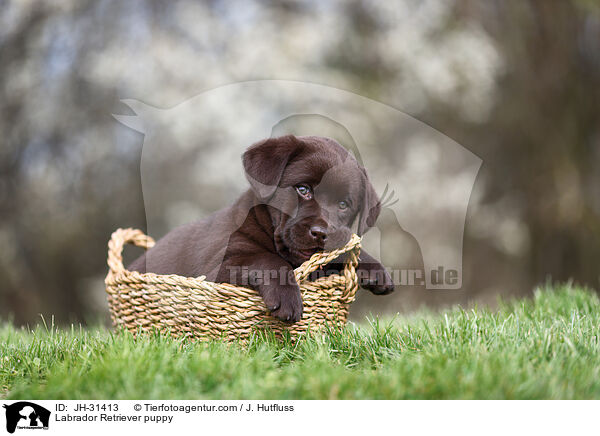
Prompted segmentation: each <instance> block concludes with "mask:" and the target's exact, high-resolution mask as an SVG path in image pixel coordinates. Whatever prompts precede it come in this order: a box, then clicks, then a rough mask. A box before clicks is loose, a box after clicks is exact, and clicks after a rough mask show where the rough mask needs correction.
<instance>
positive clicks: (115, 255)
mask: <svg viewBox="0 0 600 436" xmlns="http://www.w3.org/2000/svg"><path fill="white" fill-rule="evenodd" d="M125 244H133V245H136V246H138V247H142V248H145V249H146V250H147V249H149V248H152V247H153V246H154V239H152V238H151V237H150V236H147V235H145V234H144V232H142V231H141V230H137V229H132V228H128V229H117V230H115V231H114V233H113V234H112V235H111V237H110V241H108V261H107V263H108V267H109V268H110V272H111V273H112V274H118V273H120V272H123V271H125V267H124V266H123V247H124V246H125Z"/></svg>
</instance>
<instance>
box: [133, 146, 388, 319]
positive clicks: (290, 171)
mask: <svg viewBox="0 0 600 436" xmlns="http://www.w3.org/2000/svg"><path fill="white" fill-rule="evenodd" d="M242 161H243V165H244V169H245V171H246V177H247V179H248V181H249V182H250V189H249V190H248V191H246V192H245V193H244V194H243V195H242V196H241V197H240V198H239V199H238V200H237V201H236V202H235V203H234V204H233V205H232V206H230V207H228V208H225V209H222V210H220V211H218V212H216V213H214V214H212V215H211V216H209V217H207V218H205V219H203V220H200V221H197V222H194V223H191V224H187V225H184V226H181V227H178V228H176V229H174V230H173V231H171V232H169V233H168V234H167V235H166V236H164V237H163V238H162V239H160V240H159V241H158V242H157V243H156V245H155V246H154V247H153V248H151V249H150V250H148V251H147V252H146V253H145V254H143V255H142V256H141V257H140V258H138V259H137V260H136V261H134V262H133V264H132V265H131V266H130V267H129V269H130V270H132V271H140V272H153V273H157V274H178V275H182V276H188V277H198V276H200V275H205V276H206V278H207V279H208V280H211V281H215V282H227V283H232V284H235V285H241V286H249V287H251V288H254V289H256V291H258V293H259V294H260V295H261V296H262V298H263V300H264V302H265V304H266V306H267V308H268V309H269V311H271V313H272V314H273V315H274V316H276V317H277V318H279V319H281V320H282V321H285V322H296V321H298V320H300V318H301V317H302V298H301V295H300V288H299V287H298V284H297V283H296V281H295V279H294V274H293V270H294V268H296V267H298V266H300V265H301V264H302V263H303V262H304V261H306V260H308V259H309V258H310V257H311V256H312V255H313V254H314V253H315V252H317V251H323V250H332V249H335V248H339V247H342V246H343V245H345V244H346V243H347V242H348V240H349V239H350V236H351V235H352V230H351V228H352V226H353V225H354V224H355V223H356V226H357V233H358V234H359V235H362V234H363V233H364V232H366V231H367V230H368V229H369V228H370V227H372V226H373V225H374V224H375V221H376V220H377V217H378V215H379V212H380V210H381V204H380V202H379V198H378V197H377V194H376V193H375V190H374V189H373V186H372V185H371V183H370V182H369V179H368V177H367V174H366V171H365V169H364V168H363V167H362V166H360V165H359V164H358V162H357V161H356V160H355V159H354V157H353V156H352V155H351V154H350V153H348V151H347V150H346V149H345V148H343V147H342V146H341V145H340V144H338V143H337V142H336V141H334V140H332V139H329V138H323V137H317V136H298V137H296V136H291V135H290V136H282V137H279V138H269V139H266V140H263V141H261V142H258V143H256V144H254V145H252V146H251V147H250V148H248V150H247V151H246V152H245V153H244V155H243V157H242ZM343 262H344V259H343V258H339V259H337V260H336V261H334V262H333V263H332V264H330V265H328V266H327V268H326V269H327V273H328V274H329V273H333V272H338V271H339V270H340V269H341V268H343ZM358 277H359V284H360V285H361V286H362V287H363V288H366V289H369V290H370V291H372V292H373V293H375V294H388V293H390V292H392V291H393V290H394V286H393V283H392V279H391V277H390V275H389V274H388V273H387V271H386V270H385V268H384V267H383V266H382V265H381V263H380V262H378V261H377V260H375V259H374V258H372V257H371V256H369V255H368V254H367V253H366V252H365V251H364V250H362V251H361V254H360V258H359V265H358Z"/></svg>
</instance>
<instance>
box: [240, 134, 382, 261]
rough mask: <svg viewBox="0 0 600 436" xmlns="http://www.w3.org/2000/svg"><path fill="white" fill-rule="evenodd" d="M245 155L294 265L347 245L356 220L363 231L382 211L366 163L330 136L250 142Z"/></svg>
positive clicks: (276, 232)
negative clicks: (359, 161)
mask: <svg viewBox="0 0 600 436" xmlns="http://www.w3.org/2000/svg"><path fill="white" fill-rule="evenodd" d="M242 160H243V164H244V169H245V171H246V177H247V178H248V181H249V182H250V185H251V187H252V190H253V191H254V193H255V195H256V196H257V197H258V198H259V199H260V200H261V201H262V202H264V203H266V204H268V205H269V206H270V207H269V212H270V214H271V217H272V220H273V227H274V241H275V246H276V248H277V250H278V252H279V254H280V255H281V256H282V257H283V258H284V259H286V260H287V261H288V262H290V263H291V264H292V265H293V266H298V265H300V264H301V263H302V262H304V261H306V260H307V259H309V258H310V256H312V255H313V254H314V253H315V252H317V251H322V250H331V249H335V248H339V247H341V246H343V245H344V244H345V243H346V242H348V240H349V238H350V235H351V234H352V230H351V228H352V226H353V224H354V223H355V222H357V223H358V224H357V232H358V234H359V235H360V234H363V233H365V232H366V231H367V230H368V229H369V227H372V226H373V225H374V224H375V221H376V220H377V217H378V216H379V212H380V209H381V205H380V203H379V198H378V197H377V194H376V193H375V190H374V189H373V186H372V185H371V183H370V181H369V179H368V177H367V173H366V171H365V169H364V168H363V167H362V166H360V165H359V164H358V162H357V161H356V160H355V159H354V157H353V156H352V155H351V154H350V153H348V151H347V150H346V149H344V148H343V147H342V146H341V145H340V144H338V143H337V142H336V141H334V140H332V139H329V138H322V137H317V136H298V137H296V136H282V137H279V138H270V139H266V140H264V141H261V142H259V143H256V144H254V145H253V146H251V147H250V148H249V149H248V150H247V151H246V152H245V153H244V155H243V158H242Z"/></svg>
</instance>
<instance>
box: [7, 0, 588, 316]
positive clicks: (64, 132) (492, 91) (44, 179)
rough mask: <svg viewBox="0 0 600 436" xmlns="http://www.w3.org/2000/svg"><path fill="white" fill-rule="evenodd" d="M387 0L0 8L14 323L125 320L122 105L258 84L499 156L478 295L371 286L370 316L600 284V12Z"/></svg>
mask: <svg viewBox="0 0 600 436" xmlns="http://www.w3.org/2000/svg"><path fill="white" fill-rule="evenodd" d="M371 3H373V4H367V2H360V1H341V0H340V1H326V2H323V1H321V2H319V1H308V2H295V1H254V2H247V1H241V0H240V1H233V2H231V1H227V2H225V1H221V0H213V1H210V2H203V3H202V4H199V3H197V2H192V1H184V0H179V1H177V0H175V1H171V2H159V1H145V2H119V1H117V0H94V1H88V0H55V1H52V2H50V1H48V2H39V1H33V0H31V1H17V0H15V1H6V0H0V132H1V135H0V246H1V249H0V318H1V319H12V320H13V321H14V322H15V323H17V324H24V323H32V322H36V321H37V320H39V314H43V315H44V316H45V317H46V318H49V317H50V316H51V315H54V316H55V318H56V320H57V321H58V322H59V323H69V322H90V321H93V322H95V321H97V320H98V319H101V320H107V319H108V318H107V308H106V301H105V295H104V285H103V278H104V276H105V274H106V243H107V241H108V239H109V237H110V234H111V232H112V231H113V230H114V229H116V228H118V227H129V226H132V227H137V228H141V229H147V221H146V214H145V209H144V198H143V196H142V183H141V173H140V162H141V159H142V145H143V143H144V135H143V134H142V133H139V132H136V131H134V130H132V129H130V128H128V127H126V126H125V125H123V124H121V123H119V122H117V121H116V120H115V118H113V116H112V114H114V113H117V114H119V113H120V114H132V113H131V110H130V109H129V108H128V107H127V106H126V105H124V104H123V103H122V102H121V99H124V98H132V99H140V100H143V101H144V102H145V103H147V104H149V105H152V106H154V107H158V108H169V107H173V106H175V105H177V104H179V103H181V102H182V101H184V100H186V99H188V98H190V97H191V96H193V95H198V94H200V93H202V92H204V91H207V90H210V89H213V88H216V87H219V86H222V85H226V84H230V83H235V82H240V81H248V80H258V79H285V80H295V81H304V82H310V83H314V84H321V85H326V86H330V87H333V88H338V89H343V90H348V91H351V92H353V93H356V94H360V95H362V96H365V97H368V98H370V99H373V100H377V101H380V102H383V103H385V104H387V105H389V106H391V107H394V108H396V109H398V110H400V111H403V112H405V113H406V114H409V115H411V116H412V117H414V118H416V119H417V120H420V121H422V122H424V123H425V124H427V125H429V126H431V127H432V128H433V129H435V130H437V131H439V132H441V133H443V134H444V135H447V136H448V137H449V138H451V139H453V140H454V141H456V142H457V143H458V144H460V145H462V146H463V147H465V148H466V149H467V150H469V151H471V152H473V153H474V154H475V155H477V156H479V157H480V158H481V159H482V161H483V165H482V166H481V169H480V170H479V173H478V175H477V179H476V181H475V186H474V190H473V194H472V196H471V201H470V203H469V209H468V216H467V221H466V227H465V232H464V247H463V248H464V251H463V286H462V289H460V290H453V291H431V290H426V289H424V288H422V287H421V288H419V287H406V288H400V289H398V291H397V292H396V293H395V294H392V295H391V296H389V297H384V298H373V297H372V296H369V295H367V294H366V293H361V294H360V297H359V299H358V301H357V302H356V303H355V305H354V307H353V309H352V316H353V317H354V318H355V319H359V318H361V317H362V316H363V315H364V314H365V313H368V312H373V313H385V312H398V311H399V312H408V311H411V310H414V309H416V308H419V307H420V306H422V305H426V306H428V307H432V308H439V307H443V306H446V305H449V304H456V303H459V304H462V305H466V306H468V305H472V304H479V305H482V304H489V305H494V304H495V302H496V301H497V298H498V297H499V296H501V297H503V298H510V297H513V296H523V295H528V294H530V293H531V292H532V289H533V287H534V286H535V285H536V284H540V283H545V282H547V281H549V280H550V281H566V280H573V281H575V282H576V283H579V284H585V285H587V286H589V287H591V288H593V289H599V288H600V281H599V280H600V171H599V168H600V3H599V2H598V1H596V0H569V1H567V0H563V1H547V0H537V1H536V0H529V1H526V0H509V1H504V0H502V1H501V0H492V1H486V2H479V1H470V0H453V1H441V0H439V1H429V0H428V1H400V2H371ZM379 3H380V4H379ZM256 139H258V138H248V142H249V143H251V142H254V141H255V140H256ZM361 152H362V153H363V154H364V153H365V152H366V153H368V149H367V150H361ZM235 165H239V163H238V162H237V161H236V162H235ZM236 168H237V167H236ZM217 170H218V169H217ZM213 171H214V169H213ZM215 172H218V171H215ZM171 176H172V175H171ZM204 176H205V177H206V178H207V179H209V180H210V178H211V177H218V174H214V175H211V172H210V168H209V169H207V170H206V173H205V174H204ZM161 177H164V178H165V179H168V178H169V177H170V175H169V174H168V173H166V174H164V175H161ZM165 195H168V193H167V194H165ZM230 200H231V198H227V195H215V196H213V197H212V200H211V202H210V204H209V205H208V206H205V207H208V208H212V207H214V209H215V210H216V209H217V208H218V207H220V206H221V205H222V204H227V203H229V201H230ZM179 212H181V210H179ZM188 215H189V216H191V217H193V215H194V210H193V209H192V210H191V211H190V210H188ZM165 216H166V218H165V223H166V224H165V225H166V226H168V224H169V223H170V221H169V216H171V215H169V211H165ZM135 254H139V253H137V252H134V250H132V254H129V255H128V256H133V255H135Z"/></svg>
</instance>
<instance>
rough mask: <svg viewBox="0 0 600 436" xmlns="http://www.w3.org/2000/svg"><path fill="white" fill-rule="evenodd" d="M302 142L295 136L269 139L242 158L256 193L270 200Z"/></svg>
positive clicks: (252, 147) (256, 145) (247, 176)
mask: <svg viewBox="0 0 600 436" xmlns="http://www.w3.org/2000/svg"><path fill="white" fill-rule="evenodd" d="M302 144H303V143H302V142H301V141H300V140H299V139H298V138H296V137H295V136H293V135H288V136H281V137H279V138H268V139H265V140H263V141H260V142H257V143H256V144H253V145H252V146H250V147H249V148H248V150H246V152H245V153H244V155H243V156H242V163H243V164H244V170H245V172H246V178H247V179H248V182H250V186H251V187H252V190H253V191H254V193H255V194H256V195H257V196H258V197H259V198H261V199H268V198H269V197H271V196H272V195H273V193H274V192H275V190H276V189H277V185H278V184H279V181H280V180H281V176H282V174H283V170H284V169H285V167H286V166H287V164H288V162H289V161H290V160H291V159H292V158H293V157H294V156H296V155H297V154H298V153H299V151H300V149H301V147H302Z"/></svg>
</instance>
